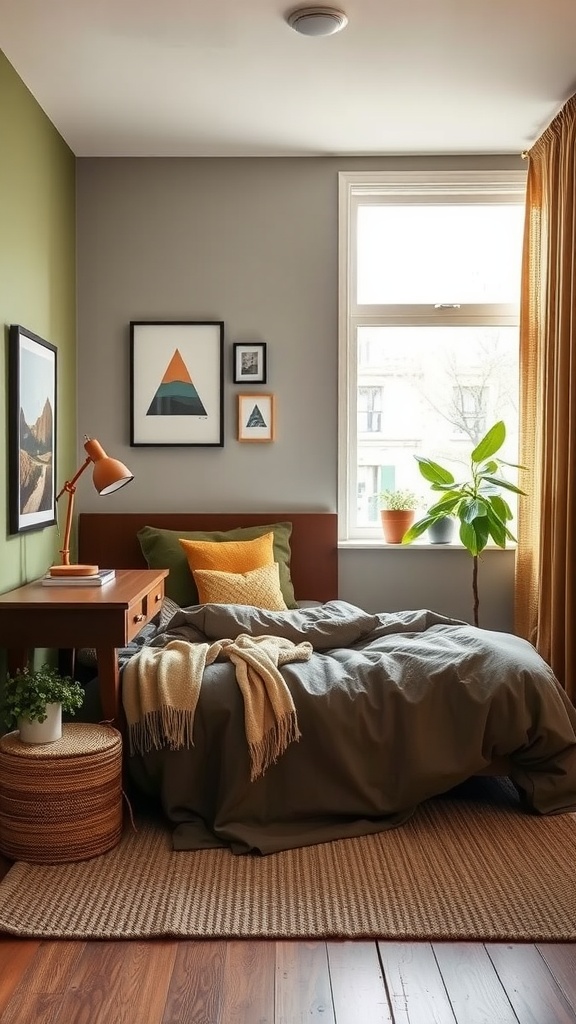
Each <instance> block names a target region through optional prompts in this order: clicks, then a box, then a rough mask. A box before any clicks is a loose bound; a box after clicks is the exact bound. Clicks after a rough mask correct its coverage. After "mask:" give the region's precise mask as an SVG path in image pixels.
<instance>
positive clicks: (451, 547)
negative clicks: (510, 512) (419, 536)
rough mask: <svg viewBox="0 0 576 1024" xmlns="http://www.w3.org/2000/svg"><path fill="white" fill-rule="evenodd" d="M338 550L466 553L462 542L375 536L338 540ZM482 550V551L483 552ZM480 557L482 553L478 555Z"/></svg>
mask: <svg viewBox="0 0 576 1024" xmlns="http://www.w3.org/2000/svg"><path fill="white" fill-rule="evenodd" d="M516 546H517V545H516V544H513V543H508V544H507V545H506V547H505V548H501V547H498V545H497V544H487V545H486V547H485V548H484V551H503V552H504V551H515V550H516ZM338 550H343V551H346V550H350V551H362V550H371V551H380V550H383V551H410V550H412V551H414V550H416V551H464V552H465V553H466V554H468V551H467V549H466V548H465V547H464V545H463V544H460V543H450V544H431V543H430V542H429V541H422V542H420V543H419V542H418V541H414V542H413V543H412V544H387V543H386V541H385V540H379V539H378V538H377V537H374V538H370V539H364V540H359V539H354V540H339V541H338ZM483 553H484V552H482V554H483ZM480 557H482V555H480Z"/></svg>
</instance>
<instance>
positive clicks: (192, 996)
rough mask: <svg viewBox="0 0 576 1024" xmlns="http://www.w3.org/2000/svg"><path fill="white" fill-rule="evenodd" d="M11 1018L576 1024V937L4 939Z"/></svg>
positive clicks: (14, 1022)
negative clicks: (535, 940)
mask: <svg viewBox="0 0 576 1024" xmlns="http://www.w3.org/2000/svg"><path fill="white" fill-rule="evenodd" d="M0 1021H1V1022H2V1024H302V1022H303V1021H310V1022H313V1021H322V1022H324V1024H569V1022H571V1024H574V1022H576V944H571V945H563V944H559V945H538V946H534V945H526V944H522V945H515V944H490V945H482V944H481V943H450V942H445V943H426V942H421V943H414V942H378V943H377V942H302V941H300V942H269V941H260V942H253V941H247V940H242V941H224V940H219V941H215V942H212V941H208V940H202V941H190V942H186V941H177V942H176V941H170V940H158V941H156V940H148V941H145V942H135V941H130V942H78V941H76V942H67V941H63V940H61V941H59V942H52V941H50V942H39V941H36V940H32V939H17V940H15V939H8V938H2V939H0Z"/></svg>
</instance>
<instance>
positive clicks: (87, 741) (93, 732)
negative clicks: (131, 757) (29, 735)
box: [0, 722, 122, 759]
mask: <svg viewBox="0 0 576 1024" xmlns="http://www.w3.org/2000/svg"><path fill="white" fill-rule="evenodd" d="M121 745H122V738H121V736H120V733H119V732H118V730H117V729H114V728H113V727H112V726H111V725H92V724H88V723H87V722H66V723H65V724H64V725H63V726H62V738H61V739H59V740H54V741H53V742H52V743H22V741H21V739H20V733H19V732H18V731H17V730H16V731H15V732H9V733H6V735H5V736H2V737H1V738H0V752H1V753H4V754H10V755H12V756H13V757H23V758H27V759H30V758H39V759H40V758H46V757H50V758H65V757H78V755H79V754H80V755H81V754H96V753H101V752H103V751H105V750H113V749H114V748H116V747H120V746H121Z"/></svg>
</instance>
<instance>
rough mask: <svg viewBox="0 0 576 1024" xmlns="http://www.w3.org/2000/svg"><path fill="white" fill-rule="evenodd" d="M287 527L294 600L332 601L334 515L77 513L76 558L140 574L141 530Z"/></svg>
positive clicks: (335, 559) (335, 542) (142, 562)
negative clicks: (274, 524)
mask: <svg viewBox="0 0 576 1024" xmlns="http://www.w3.org/2000/svg"><path fill="white" fill-rule="evenodd" d="M281 522H282V523H283V522H291V523H292V535H291V538H290V547H291V551H292V558H291V562H290V573H291V576H292V582H293V584H294V593H295V595H296V598H297V600H300V601H303V600H315V601H331V600H334V599H335V598H337V597H338V516H337V515H336V513H334V512H265V513H257V514H253V515H252V514H250V513H248V512H239V513H233V512H230V513H228V512H216V513H208V512H193V513H187V512H153V513H149V512H82V513H80V515H79V517H78V558H79V559H80V561H81V562H88V563H92V562H93V563H96V564H98V565H101V566H105V567H109V568H111V569H145V568H146V561H145V558H144V556H143V554H142V551H141V549H140V544H139V542H138V538H137V536H136V534H137V532H138V530H140V529H141V528H142V527H143V526H158V527H160V528H161V529H164V530H182V531H185V530H233V529H235V528H236V527H238V526H261V525H265V524H267V523H281Z"/></svg>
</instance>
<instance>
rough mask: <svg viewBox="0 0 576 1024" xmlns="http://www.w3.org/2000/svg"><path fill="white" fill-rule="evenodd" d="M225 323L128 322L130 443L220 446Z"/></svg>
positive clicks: (222, 429) (222, 428) (203, 446)
mask: <svg viewBox="0 0 576 1024" xmlns="http://www.w3.org/2000/svg"><path fill="white" fill-rule="evenodd" d="M223 353H224V323H223V321H221V320H210V321H189V320H173V321H149V320H133V321H131V323H130V446H131V447H132V448H137V447H139V446H148V447H155V448H165V447H171V448H181V447H199V448H211V447H215V448H222V447H223V445H224V390H223V384H224V367H223Z"/></svg>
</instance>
